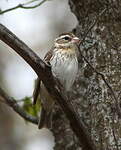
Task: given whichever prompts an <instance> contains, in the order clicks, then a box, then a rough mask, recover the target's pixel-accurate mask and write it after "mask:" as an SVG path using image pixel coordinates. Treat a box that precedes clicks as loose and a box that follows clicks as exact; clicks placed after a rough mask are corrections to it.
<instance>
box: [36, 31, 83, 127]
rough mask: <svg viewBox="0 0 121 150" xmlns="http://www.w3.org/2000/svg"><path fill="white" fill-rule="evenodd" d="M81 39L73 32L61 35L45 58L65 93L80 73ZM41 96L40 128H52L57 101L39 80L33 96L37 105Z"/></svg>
mask: <svg viewBox="0 0 121 150" xmlns="http://www.w3.org/2000/svg"><path fill="white" fill-rule="evenodd" d="M80 42H81V41H80V39H79V38H78V37H77V36H75V35H74V34H73V33H71V32H67V33H62V34H60V35H59V36H58V37H57V38H56V39H55V40H54V43H53V47H52V48H51V49H50V50H49V51H48V52H47V53H46V55H45V57H44V61H45V63H47V64H49V65H50V66H51V71H52V75H53V77H54V78H55V79H56V80H57V81H58V83H59V84H60V87H62V89H63V91H65V92H69V91H70V90H71V87H72V85H73V83H74V81H75V79H76V76H77V73H78V53H79V44H80ZM38 96H40V99H41V104H42V109H41V115H40V119H39V124H38V128H39V129H41V128H42V127H47V128H51V124H52V123H51V120H52V110H53V106H54V104H55V101H54V100H53V99H52V98H51V96H50V95H49V93H48V91H47V90H46V88H45V86H44V84H43V83H42V81H40V79H39V78H38V79H37V84H36V86H35V90H34V94H33V97H34V98H33V99H34V101H33V103H34V104H36V101H37V98H38Z"/></svg>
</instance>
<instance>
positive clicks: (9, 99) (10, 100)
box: [0, 88, 38, 124]
mask: <svg viewBox="0 0 121 150" xmlns="http://www.w3.org/2000/svg"><path fill="white" fill-rule="evenodd" d="M0 96H1V97H2V98H3V99H4V100H5V102H6V104H8V106H10V107H11V108H13V110H14V111H15V112H16V113H18V114H19V115H20V116H21V117H22V118H24V119H25V120H27V121H29V122H31V123H34V124H38V119H37V118H36V117H33V116H30V115H29V114H27V113H26V112H25V111H24V109H23V108H21V107H20V106H19V105H18V104H17V101H16V100H14V99H13V98H12V97H9V96H8V95H7V94H6V93H5V92H4V91H3V89H2V88H0Z"/></svg>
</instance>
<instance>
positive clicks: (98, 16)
mask: <svg viewBox="0 0 121 150" xmlns="http://www.w3.org/2000/svg"><path fill="white" fill-rule="evenodd" d="M106 10H107V8H105V9H103V10H102V11H101V12H100V13H99V14H98V15H97V17H96V19H95V20H94V22H93V23H92V25H90V27H89V28H88V30H87V31H86V32H85V33H84V37H83V39H82V41H81V43H82V42H84V41H85V38H86V37H87V35H88V33H89V32H90V31H91V30H92V29H93V27H94V26H95V25H96V24H97V22H98V20H99V18H100V17H101V16H102V15H103V14H104V13H105V12H106ZM81 43H80V44H81Z"/></svg>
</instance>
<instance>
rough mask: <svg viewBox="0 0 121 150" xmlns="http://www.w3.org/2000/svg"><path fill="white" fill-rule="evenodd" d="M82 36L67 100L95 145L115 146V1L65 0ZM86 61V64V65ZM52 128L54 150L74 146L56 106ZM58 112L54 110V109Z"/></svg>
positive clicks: (118, 37)
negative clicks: (74, 79) (77, 71)
mask: <svg viewBox="0 0 121 150" xmlns="http://www.w3.org/2000/svg"><path fill="white" fill-rule="evenodd" d="M69 6H70V9H71V11H72V12H73V13H74V14H75V16H76V17H77V20H78V25H77V26H76V28H75V29H74V30H73V31H74V32H75V34H76V35H78V36H79V37H80V39H82V42H83V43H82V45H81V47H80V49H81V54H82V55H83V56H84V58H86V60H87V61H88V62H89V63H88V62H85V60H84V59H83V58H82V56H81V55H80V57H79V62H80V63H79V67H80V69H79V75H78V77H77V80H76V82H75V85H74V87H73V89H72V91H71V94H70V95H71V98H70V101H71V103H73V105H74V107H75V109H76V111H77V112H78V114H79V115H80V118H81V119H82V120H83V122H84V125H85V126H86V128H87V131H88V132H89V133H90V136H91V137H92V139H93V141H94V143H95V144H96V147H97V149H100V150H120V149H121V132H120V131H121V113H120V105H121V103H120V98H121V42H120V41H121V9H120V8H121V1H118V0H102V1H100V0H69ZM90 65H91V66H90ZM55 112H56V113H55V115H54V117H53V129H52V132H53V133H54V136H55V141H56V145H55V150H62V149H66V150H79V149H81V146H80V144H79V143H78V139H77V138H76V136H75V134H74V133H73V131H72V130H71V128H70V126H69V122H68V120H67V119H66V117H65V115H64V114H63V112H62V111H61V110H60V109H58V110H57V108H56V111H55ZM57 112H58V113H57Z"/></svg>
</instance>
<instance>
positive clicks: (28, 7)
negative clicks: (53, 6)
mask: <svg viewBox="0 0 121 150" xmlns="http://www.w3.org/2000/svg"><path fill="white" fill-rule="evenodd" d="M35 1H38V0H32V1H30V2H27V3H24V4H18V5H17V6H15V7H12V8H9V9H6V10H3V11H2V10H0V15H2V14H5V13H7V12H10V11H12V10H15V9H18V8H22V9H33V8H37V7H39V6H40V5H42V4H43V3H45V2H46V1H48V0H43V1H41V2H39V3H38V4H36V5H33V6H26V5H28V4H31V3H33V2H35Z"/></svg>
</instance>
